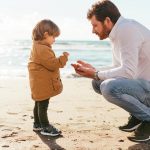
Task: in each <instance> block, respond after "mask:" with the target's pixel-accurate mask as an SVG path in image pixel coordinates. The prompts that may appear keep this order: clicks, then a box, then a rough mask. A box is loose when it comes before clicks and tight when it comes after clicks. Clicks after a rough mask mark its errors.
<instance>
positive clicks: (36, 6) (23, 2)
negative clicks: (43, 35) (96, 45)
mask: <svg viewBox="0 0 150 150" xmlns="http://www.w3.org/2000/svg"><path fill="white" fill-rule="evenodd" d="M96 1H97V0H0V39H5V40H6V39H31V33H32V29H33V27H34V26H35V24H36V23H37V22H38V21H40V20H41V19H51V20H52V21H54V22H55V23H56V24H57V25H58V26H59V28H60V30H61V35H60V36H59V37H58V39H60V40H98V37H96V35H94V34H92V26H91V24H90V22H89V21H88V20H87V19H86V14H87V11H88V9H89V8H90V7H91V5H92V4H93V3H95V2H96ZM112 1H113V2H114V3H115V4H116V6H117V7H118V8H119V10H120V12H121V14H122V16H124V17H126V18H131V19H135V20H137V21H139V22H140V23H141V24H143V25H145V26H146V27H148V28H149V29H150V17H149V14H150V1H149V0H112Z"/></svg>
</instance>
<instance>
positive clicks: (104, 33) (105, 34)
mask: <svg viewBox="0 0 150 150" xmlns="http://www.w3.org/2000/svg"><path fill="white" fill-rule="evenodd" d="M102 27H103V30H102V32H101V34H99V37H100V39H101V40H103V39H106V38H108V36H109V34H110V32H111V30H109V29H108V28H107V27H106V26H105V24H103V25H102Z"/></svg>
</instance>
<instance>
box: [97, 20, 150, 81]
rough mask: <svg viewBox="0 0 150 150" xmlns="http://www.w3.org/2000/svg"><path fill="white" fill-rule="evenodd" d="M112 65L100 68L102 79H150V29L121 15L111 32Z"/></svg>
mask: <svg viewBox="0 0 150 150" xmlns="http://www.w3.org/2000/svg"><path fill="white" fill-rule="evenodd" d="M109 39H110V40H111V42H112V46H113V50H112V59H113V60H112V61H113V62H112V63H113V65H112V67H110V68H105V69H102V70H101V69H100V71H99V73H98V76H99V78H100V79H101V80H105V79H109V78H116V77H125V78H129V79H136V78H140V79H145V80H149V81H150V30H148V29H147V28H146V27H144V26H143V25H141V24H140V23H138V22H136V21H134V20H130V19H125V18H123V17H120V18H119V19H118V21H117V22H116V24H115V25H114V27H113V28H112V31H111V32H110V34H109Z"/></svg>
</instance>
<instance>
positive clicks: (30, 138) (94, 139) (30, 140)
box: [0, 77, 150, 150]
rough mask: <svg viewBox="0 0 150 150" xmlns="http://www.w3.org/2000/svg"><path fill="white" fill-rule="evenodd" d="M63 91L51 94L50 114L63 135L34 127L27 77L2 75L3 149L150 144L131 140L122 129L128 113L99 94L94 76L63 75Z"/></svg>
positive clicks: (108, 149) (116, 149) (79, 149)
mask: <svg viewBox="0 0 150 150" xmlns="http://www.w3.org/2000/svg"><path fill="white" fill-rule="evenodd" d="M62 82H63V85H64V90H63V92H62V93H61V94H60V95H58V96H55V97H53V98H51V100H50V104H49V108H48V116H49V120H50V122H51V123H53V124H54V125H55V126H56V127H57V128H59V129H61V130H62V133H63V136H62V137H58V138H51V137H48V136H41V135H40V134H39V133H36V132H33V131H32V125H33V115H32V110H33V104H34V101H33V100H32V99H31V97H30V89H29V84H28V83H29V82H28V79H27V77H25V78H24V77H21V78H9V79H8V78H6V79H1V78H0V91H1V101H0V107H1V116H0V131H1V132H0V138H1V140H0V149H1V150H5V149H10V150H50V149H59V150H62V149H65V150H126V149H128V150H135V149H144V148H145V149H144V150H148V149H150V145H146V144H137V143H133V142H130V141H129V140H128V139H127V136H129V135H130V133H125V132H122V131H119V129H118V126H120V125H122V124H124V123H126V121H127V118H128V113H127V112H125V111H124V110H122V109H121V108H119V107H117V106H115V105H112V104H110V103H108V102H107V101H106V100H105V99H104V98H103V97H102V96H100V95H98V94H96V93H95V92H94V91H93V89H92V86H91V79H86V78H62Z"/></svg>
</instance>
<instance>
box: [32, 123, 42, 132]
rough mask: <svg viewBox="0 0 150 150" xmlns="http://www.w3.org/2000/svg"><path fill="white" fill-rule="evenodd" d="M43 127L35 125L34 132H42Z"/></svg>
mask: <svg viewBox="0 0 150 150" xmlns="http://www.w3.org/2000/svg"><path fill="white" fill-rule="evenodd" d="M41 130H42V128H41V125H40V124H39V123H34V124H33V131H41Z"/></svg>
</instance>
